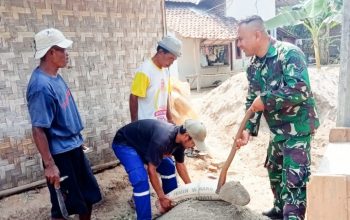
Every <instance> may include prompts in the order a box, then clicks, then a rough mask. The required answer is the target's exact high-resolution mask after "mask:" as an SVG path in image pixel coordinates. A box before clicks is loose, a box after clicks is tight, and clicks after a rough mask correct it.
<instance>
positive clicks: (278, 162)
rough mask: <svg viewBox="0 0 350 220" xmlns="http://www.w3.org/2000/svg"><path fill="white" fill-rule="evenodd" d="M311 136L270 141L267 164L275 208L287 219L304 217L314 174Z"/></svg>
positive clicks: (296, 219)
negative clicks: (308, 188)
mask: <svg viewBox="0 0 350 220" xmlns="http://www.w3.org/2000/svg"><path fill="white" fill-rule="evenodd" d="M310 141H311V135H308V136H302V137H292V138H290V139H287V140H283V141H278V142H272V141H271V142H270V143H269V147H268V149H267V158H266V162H265V167H266V168H267V170H268V175H269V179H270V185H271V189H272V192H273V195H274V208H275V209H276V211H278V212H279V211H280V212H282V211H283V216H284V220H303V219H304V217H305V211H306V182H307V181H308V180H309V176H310V163H311V157H310Z"/></svg>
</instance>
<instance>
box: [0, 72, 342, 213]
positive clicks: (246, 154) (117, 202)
mask: <svg viewBox="0 0 350 220" xmlns="http://www.w3.org/2000/svg"><path fill="white" fill-rule="evenodd" d="M338 72H339V68H338V67H326V68H322V70H321V71H319V72H318V71H316V70H315V69H313V68H311V69H310V78H311V86H312V90H313V92H314V95H315V97H316V101H317V104H318V109H319V114H320V118H321V122H322V124H321V127H320V128H319V129H318V131H317V133H316V135H315V137H314V140H313V143H312V144H313V145H312V171H315V170H316V169H317V166H318V164H319V162H320V158H321V157H322V155H323V152H324V150H325V146H326V145H327V143H328V135H329V130H330V128H332V127H334V126H335V123H334V121H335V118H336V102H337V92H338V89H337V84H338ZM246 91H247V82H246V78H245V75H244V73H240V74H237V75H235V76H233V77H232V78H230V79H229V80H227V81H225V82H224V83H223V84H222V85H220V86H219V87H217V88H215V89H204V90H202V91H201V92H199V93H198V92H196V91H192V93H191V99H192V106H193V108H194V109H196V110H197V112H198V114H199V116H200V119H201V120H202V121H203V122H204V123H205V124H206V125H207V129H208V136H207V140H206V142H207V145H208V147H209V153H210V157H208V156H206V157H201V158H186V161H185V162H186V165H187V166H188V170H189V173H190V177H191V179H192V181H206V180H209V179H210V180H213V179H215V178H217V177H218V175H219V173H220V169H219V168H218V167H220V165H222V163H223V162H224V161H225V160H226V158H227V156H228V153H229V151H230V146H231V145H232V143H233V140H232V137H233V136H234V135H235V132H236V131H237V129H238V126H239V124H240V121H241V120H242V118H243V115H244V98H245V95H246ZM268 140H269V133H268V128H267V127H266V125H264V123H263V125H262V127H261V129H260V133H259V136H258V137H255V138H254V139H252V140H251V141H250V143H249V144H248V145H247V146H245V147H243V148H242V149H241V150H239V151H238V152H237V154H236V156H235V158H234V160H233V162H232V165H231V167H230V169H229V172H228V181H229V180H233V181H239V182H240V183H241V184H242V185H243V186H244V187H245V188H246V189H247V191H248V192H249V194H250V198H251V201H250V203H249V204H248V205H247V206H246V207H245V208H240V207H234V206H230V205H229V204H227V203H224V202H222V203H220V202H218V203H213V202H203V201H201V202H198V201H192V202H186V203H182V204H180V205H178V206H177V207H175V208H174V209H173V210H172V211H171V212H169V213H167V215H168V218H165V216H163V219H188V218H189V215H186V214H185V215H181V212H182V214H184V212H183V211H181V210H184V207H186V209H185V210H187V211H188V212H187V211H186V213H193V214H191V218H193V219H232V216H239V215H240V214H239V213H241V214H242V213H248V214H249V216H255V215H256V216H258V217H256V218H251V219H259V218H260V217H261V216H260V215H257V213H260V212H261V211H263V210H267V209H269V208H270V207H271V206H272V194H271V191H270V189H269V182H268V177H267V173H266V170H265V168H264V167H263V163H264V161H265V156H266V146H267V143H268ZM96 178H97V180H98V182H99V185H100V188H101V191H102V194H103V200H102V201H101V202H100V203H99V204H97V205H96V206H95V207H94V211H93V215H92V218H93V219H105V220H107V219H134V211H133V210H132V209H131V208H130V207H129V205H128V204H127V200H128V199H129V198H130V195H131V187H130V185H129V183H128V178H127V176H126V174H125V172H124V170H123V168H122V167H116V168H113V169H109V170H105V171H104V172H101V173H98V174H96ZM180 183H181V184H182V182H181V181H180ZM154 201H155V198H154V193H152V203H153V204H154ZM208 206H210V207H211V208H210V209H208V208H207V207H208ZM201 207H202V208H201ZM153 208H154V213H155V214H156V213H157V212H156V210H155V207H153ZM198 210H199V211H198ZM203 210H205V212H206V213H213V216H215V217H210V216H208V218H195V217H199V216H201V215H202V214H203ZM222 210H225V211H224V212H223V211H222ZM242 210H243V211H242ZM0 213H1V214H0V219H50V218H49V213H50V202H49V194H48V190H47V188H46V187H44V188H39V189H36V190H30V191H27V192H24V193H21V194H17V195H13V196H10V197H7V198H3V199H1V200H0ZM173 216H175V217H173ZM219 216H222V218H221V217H219ZM76 219H77V218H76ZM238 219H239V218H238ZM241 219H249V218H241Z"/></svg>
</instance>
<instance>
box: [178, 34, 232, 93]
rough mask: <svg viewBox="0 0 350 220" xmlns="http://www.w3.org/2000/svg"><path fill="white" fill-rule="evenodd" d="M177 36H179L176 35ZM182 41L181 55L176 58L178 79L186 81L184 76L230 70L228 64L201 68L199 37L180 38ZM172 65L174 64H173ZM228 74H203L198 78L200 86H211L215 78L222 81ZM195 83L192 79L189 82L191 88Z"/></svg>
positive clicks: (194, 86)
mask: <svg viewBox="0 0 350 220" xmlns="http://www.w3.org/2000/svg"><path fill="white" fill-rule="evenodd" d="M177 37H179V36H177ZM179 39H181V41H182V50H181V51H182V56H181V57H179V58H178V60H177V61H178V62H177V65H178V67H177V69H178V72H179V80H181V81H187V78H186V76H189V75H196V74H197V72H199V74H217V73H229V72H231V67H230V66H221V67H205V68H202V67H201V66H200V63H199V51H200V48H199V46H200V41H201V40H200V39H193V38H181V37H179ZM173 65H174V64H173ZM228 77H229V76H224V75H220V76H205V77H201V78H200V87H209V86H212V84H213V82H214V81H216V80H221V81H224V80H226V79H227V78H228ZM189 81H190V83H191V79H189ZM196 86H197V84H196V81H194V82H193V83H192V84H191V88H196Z"/></svg>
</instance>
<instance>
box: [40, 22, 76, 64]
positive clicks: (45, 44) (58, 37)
mask: <svg viewBox="0 0 350 220" xmlns="http://www.w3.org/2000/svg"><path fill="white" fill-rule="evenodd" d="M34 43H35V55H34V57H35V59H40V58H42V57H43V56H45V54H46V53H47V51H48V50H49V49H50V48H51V47H53V46H58V47H61V48H68V47H70V46H72V44H73V41H71V40H68V39H66V38H65V36H64V35H63V34H62V32H61V31H59V30H57V29H54V28H49V29H45V30H42V31H40V32H39V33H37V34H36V35H35V36H34Z"/></svg>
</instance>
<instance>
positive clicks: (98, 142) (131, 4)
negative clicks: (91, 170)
mask: <svg viewBox="0 0 350 220" xmlns="http://www.w3.org/2000/svg"><path fill="white" fill-rule="evenodd" d="M162 10H163V9H162V0H147V1H143V0H128V1H126V0H2V1H0V191H1V190H5V189H9V188H13V187H16V186H20V185H24V184H28V183H31V182H34V181H38V180H41V179H43V169H42V165H41V159H40V155H39V154H38V151H37V149H36V146H35V145H34V143H33V139H32V134H31V125H30V119H29V115H28V111H27V106H26V100H25V93H26V86H27V83H28V80H29V77H30V75H31V72H32V70H33V68H35V67H36V66H37V65H38V61H36V60H34V58H33V36H34V34H35V33H36V32H38V31H40V30H42V29H44V28H47V27H55V28H57V29H60V30H61V31H62V32H64V34H65V35H66V37H67V38H70V39H72V40H73V41H74V43H73V47H72V49H71V50H69V55H70V57H71V65H72V68H70V69H63V70H62V71H61V73H62V75H63V77H64V78H65V80H66V82H67V83H68V85H69V86H70V88H71V90H72V94H73V96H74V98H75V100H76V102H77V104H78V108H79V111H80V114H81V116H82V119H83V121H84V123H85V129H84V132H83V135H84V137H85V141H86V143H87V145H88V146H90V147H92V148H93V152H92V153H90V154H89V158H90V161H91V163H92V165H99V164H104V163H106V162H109V161H112V160H115V157H114V155H113V154H112V151H111V149H110V143H111V140H112V138H113V136H114V133H115V131H116V130H117V128H119V127H120V126H121V125H123V124H126V123H127V122H129V111H128V98H129V87H130V82H131V78H132V73H133V72H134V70H135V69H136V68H137V66H138V65H139V64H140V63H141V62H142V61H143V60H144V59H147V58H148V57H150V56H151V55H152V54H153V53H154V51H155V45H156V42H157V40H159V39H160V38H161V37H162V35H163V20H162Z"/></svg>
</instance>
